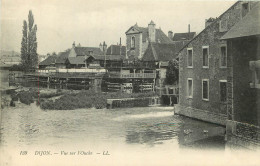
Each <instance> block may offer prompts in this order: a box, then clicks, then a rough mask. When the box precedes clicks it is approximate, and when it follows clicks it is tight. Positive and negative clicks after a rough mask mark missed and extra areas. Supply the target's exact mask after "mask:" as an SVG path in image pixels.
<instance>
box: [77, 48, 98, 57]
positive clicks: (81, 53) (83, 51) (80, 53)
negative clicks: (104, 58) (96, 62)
mask: <svg viewBox="0 0 260 166" xmlns="http://www.w3.org/2000/svg"><path fill="white" fill-rule="evenodd" d="M74 50H75V52H76V54H77V56H85V55H90V51H93V55H102V54H103V52H102V51H101V49H100V48H99V47H75V48H74Z"/></svg>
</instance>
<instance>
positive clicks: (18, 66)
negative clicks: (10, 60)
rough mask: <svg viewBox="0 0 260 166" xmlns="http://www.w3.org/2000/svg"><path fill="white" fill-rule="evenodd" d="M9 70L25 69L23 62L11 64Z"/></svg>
mask: <svg viewBox="0 0 260 166" xmlns="http://www.w3.org/2000/svg"><path fill="white" fill-rule="evenodd" d="M9 70H10V71H23V66H22V65H21V64H19V65H16V64H14V65H13V66H11V68H10V69H9Z"/></svg>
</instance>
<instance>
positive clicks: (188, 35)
mask: <svg viewBox="0 0 260 166" xmlns="http://www.w3.org/2000/svg"><path fill="white" fill-rule="evenodd" d="M195 34H196V32H190V33H188V32H187V33H175V34H174V36H173V39H172V40H173V41H180V40H191V39H192V38H194V36H195Z"/></svg>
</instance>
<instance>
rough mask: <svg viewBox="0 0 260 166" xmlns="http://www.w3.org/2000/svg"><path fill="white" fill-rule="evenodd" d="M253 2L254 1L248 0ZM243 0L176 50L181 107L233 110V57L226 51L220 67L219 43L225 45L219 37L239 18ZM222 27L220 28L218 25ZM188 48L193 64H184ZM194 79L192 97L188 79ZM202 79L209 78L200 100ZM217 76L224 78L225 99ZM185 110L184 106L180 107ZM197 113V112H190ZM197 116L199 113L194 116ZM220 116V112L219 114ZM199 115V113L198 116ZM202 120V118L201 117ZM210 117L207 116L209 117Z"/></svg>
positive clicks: (225, 111)
mask: <svg viewBox="0 0 260 166" xmlns="http://www.w3.org/2000/svg"><path fill="white" fill-rule="evenodd" d="M250 3H252V5H251V6H253V4H254V3H256V2H250ZM241 7H242V2H240V1H239V2H236V3H235V4H234V5H233V6H232V7H230V8H229V9H228V10H227V11H226V12H224V13H223V14H222V15H221V16H220V17H219V18H217V19H216V21H215V22H213V23H212V24H210V25H209V26H208V27H206V28H205V29H204V30H203V31H202V32H201V33H199V34H198V35H197V36H196V37H195V38H194V39H193V40H192V41H191V42H190V43H189V44H188V45H187V47H186V48H184V49H183V50H182V51H181V53H180V54H179V72H180V73H179V85H180V105H181V106H182V107H180V109H186V108H192V109H190V110H191V111H194V110H204V112H208V113H212V114H218V115H227V110H229V111H230V115H232V110H233V103H232V102H233V96H232V95H233V91H232V88H233V70H232V65H233V64H232V57H231V56H230V55H229V52H227V67H220V58H221V46H223V45H227V43H226V42H225V41H221V40H220V38H221V37H222V36H223V35H224V34H225V33H226V31H228V30H229V29H231V27H232V26H233V25H234V24H235V23H237V22H238V21H240V20H241ZM220 27H221V28H220ZM203 46H208V47H209V68H203V67H202V66H203V52H202V51H203V50H202V47H203ZM187 48H192V49H193V67H192V68H187ZM188 78H192V79H193V97H192V98H189V97H188V95H187V79H188ZM202 79H208V80H209V100H208V101H205V100H202ZM220 80H226V81H227V95H228V96H227V102H221V101H220ZM180 112H181V113H182V112H186V110H183V111H180ZM193 116H196V115H193ZM196 117H198V116H196ZM220 117H222V116H220ZM198 119H200V117H198ZM202 120H203V119H202ZM209 121H210V120H209Z"/></svg>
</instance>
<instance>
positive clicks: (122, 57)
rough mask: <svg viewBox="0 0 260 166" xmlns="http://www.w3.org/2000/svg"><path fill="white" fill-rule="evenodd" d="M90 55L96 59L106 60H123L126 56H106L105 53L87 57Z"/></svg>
mask: <svg viewBox="0 0 260 166" xmlns="http://www.w3.org/2000/svg"><path fill="white" fill-rule="evenodd" d="M90 57H92V58H94V59H96V60H105V59H106V60H111V61H121V60H124V59H125V56H123V55H107V56H106V57H105V55H91V56H89V57H87V59H88V58H90Z"/></svg>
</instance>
